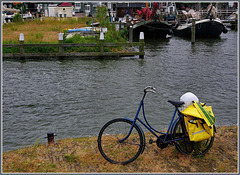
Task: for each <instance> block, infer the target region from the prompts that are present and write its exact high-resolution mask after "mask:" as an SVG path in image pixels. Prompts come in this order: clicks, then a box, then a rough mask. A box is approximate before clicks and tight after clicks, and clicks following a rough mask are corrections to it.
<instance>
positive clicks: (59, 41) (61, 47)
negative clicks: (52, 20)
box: [58, 33, 64, 59]
mask: <svg viewBox="0 0 240 175" xmlns="http://www.w3.org/2000/svg"><path fill="white" fill-rule="evenodd" d="M58 43H59V48H58V52H59V59H63V56H62V54H63V52H64V49H63V46H62V44H63V33H59V34H58Z"/></svg>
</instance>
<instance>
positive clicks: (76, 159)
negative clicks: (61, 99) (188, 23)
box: [2, 126, 238, 173]
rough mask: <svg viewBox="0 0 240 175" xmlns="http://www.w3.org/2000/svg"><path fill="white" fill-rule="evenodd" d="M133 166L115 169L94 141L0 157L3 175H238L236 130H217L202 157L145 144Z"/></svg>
mask: <svg viewBox="0 0 240 175" xmlns="http://www.w3.org/2000/svg"><path fill="white" fill-rule="evenodd" d="M149 139H150V137H149V136H146V148H145V151H144V153H143V154H141V155H140V156H139V157H138V158H137V159H136V160H135V161H134V162H132V163H130V164H128V165H116V164H111V163H109V162H107V161H106V160H105V159H104V158H103V157H102V156H101V154H100V153H99V151H98V147H97V137H87V138H69V139H63V140H58V141H56V142H57V144H54V145H50V146H48V145H47V144H39V143H38V140H37V141H36V143H35V144H34V146H30V147H26V148H22V149H18V150H13V151H9V152H4V153H3V159H2V160H3V166H2V171H3V172H5V173H6V172H15V173H16V172H18V173H19V172H64V173H66V172H85V173H89V172H139V173H140V172H151V173H153V172H155V173H159V172H160V173H178V172H200V173H237V172H238V143H237V141H238V129H237V126H223V127H217V133H216V137H215V141H214V144H213V147H212V148H211V150H210V151H209V152H208V153H207V154H206V155H205V156H202V157H197V158H196V157H192V156H190V155H189V156H186V155H182V154H181V153H179V152H178V151H177V150H176V149H175V147H173V146H169V147H167V148H165V149H162V150H161V149H159V148H158V147H157V146H156V144H152V145H150V144H148V140H149Z"/></svg>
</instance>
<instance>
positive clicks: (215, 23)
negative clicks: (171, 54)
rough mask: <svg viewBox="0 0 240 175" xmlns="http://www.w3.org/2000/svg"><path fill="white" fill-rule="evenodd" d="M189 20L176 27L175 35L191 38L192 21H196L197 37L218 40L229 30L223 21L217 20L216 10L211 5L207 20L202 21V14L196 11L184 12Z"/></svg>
mask: <svg viewBox="0 0 240 175" xmlns="http://www.w3.org/2000/svg"><path fill="white" fill-rule="evenodd" d="M182 13H183V14H184V15H185V17H186V18H187V19H186V20H184V21H179V22H178V23H177V24H176V26H174V27H173V28H172V29H173V33H174V35H176V36H180V37H191V30H192V21H193V19H195V20H196V21H195V37H208V38H216V37H219V36H220V35H221V34H222V33H227V32H228V30H227V28H226V26H225V25H224V24H223V23H222V21H221V20H220V19H219V18H217V14H216V8H215V7H214V6H213V5H212V4H210V5H209V7H208V10H207V15H206V17H205V19H200V14H199V13H198V12H195V11H194V10H192V9H191V10H189V12H186V11H182Z"/></svg>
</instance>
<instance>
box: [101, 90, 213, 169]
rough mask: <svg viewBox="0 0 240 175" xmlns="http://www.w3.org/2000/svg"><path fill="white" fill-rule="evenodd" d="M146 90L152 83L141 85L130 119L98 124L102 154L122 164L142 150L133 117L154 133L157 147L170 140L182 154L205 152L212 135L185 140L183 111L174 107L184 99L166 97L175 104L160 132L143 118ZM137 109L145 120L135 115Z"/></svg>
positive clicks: (142, 137)
mask: <svg viewBox="0 0 240 175" xmlns="http://www.w3.org/2000/svg"><path fill="white" fill-rule="evenodd" d="M148 92H152V93H156V89H155V88H154V87H152V86H147V87H146V88H144V94H143V97H142V100H141V102H140V104H139V107H138V110H137V112H136V115H135V118H134V119H133V120H131V119H129V118H117V119H113V120H111V121H109V122H107V123H106V124H105V125H104V126H103V127H102V128H101V130H100V132H99V135H98V149H99V151H100V153H101V154H102V156H103V157H104V158H105V159H106V160H107V161H109V162H111V163H114V164H123V165H125V164H128V163H130V162H132V161H134V160H135V159H136V158H137V157H138V156H139V155H140V154H142V153H143V152H144V149H145V145H146V141H145V134H144V132H143V130H142V128H141V127H140V125H139V124H138V123H137V121H138V122H140V123H141V124H142V125H143V126H144V127H145V128H147V130H149V131H150V133H152V134H153V135H154V136H155V137H156V139H157V140H156V141H155V142H156V144H157V146H158V147H159V148H161V149H163V148H166V147H167V146H168V145H169V144H172V145H175V147H176V148H177V150H178V151H179V152H180V153H182V154H185V155H189V154H193V155H194V156H197V155H204V154H205V153H206V152H208V150H209V149H210V148H211V147H212V144H213V141H214V136H213V137H211V138H210V139H207V140H204V141H201V142H191V141H189V137H188V134H187V131H186V127H185V124H184V118H183V117H184V115H183V114H182V113H181V112H180V110H179V109H178V108H179V107H181V106H182V105H183V104H184V102H181V101H171V100H168V102H169V103H171V104H172V105H173V106H174V107H175V111H174V113H173V117H172V119H171V121H170V124H169V127H168V129H167V132H166V133H164V132H160V131H158V130H156V129H154V128H153V127H152V126H151V125H150V124H149V122H148V121H147V118H146V115H145V112H144V103H143V101H144V99H145V97H146V94H147V93H148ZM141 109H142V113H143V118H144V121H145V122H144V121H142V120H141V119H140V118H139V117H138V116H139V113H140V111H141ZM176 116H177V117H176ZM175 118H176V119H175ZM159 134H160V135H159ZM153 142H154V141H153V140H152V139H150V140H149V143H150V144H152V143H153Z"/></svg>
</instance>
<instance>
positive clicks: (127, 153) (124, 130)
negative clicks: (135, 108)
mask: <svg viewBox="0 0 240 175" xmlns="http://www.w3.org/2000/svg"><path fill="white" fill-rule="evenodd" d="M131 126H132V121H129V120H127V119H123V118H119V119H114V120H111V121H109V122H108V123H106V124H105V125H104V126H103V127H102V129H101V130H100V132H99V135H98V149H99V151H100V153H101V154H102V156H103V157H104V158H105V159H106V160H107V161H109V162H111V163H115V164H117V163H119V164H128V163H130V162H132V161H134V160H135V159H136V158H137V157H138V156H139V155H140V153H141V152H142V151H143V148H144V144H145V143H144V139H143V133H142V132H141V130H140V128H139V127H138V126H137V125H136V124H135V125H134V127H133V130H132V133H131V135H130V136H129V137H128V138H127V139H126V140H125V141H124V142H122V143H121V142H120V141H121V140H122V139H123V138H125V137H126V136H127V134H128V133H129V131H130V128H131Z"/></svg>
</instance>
